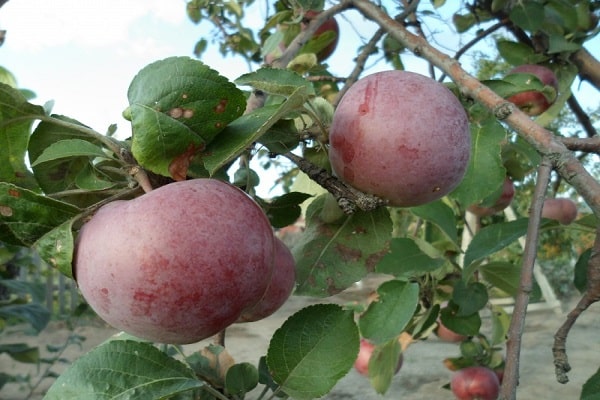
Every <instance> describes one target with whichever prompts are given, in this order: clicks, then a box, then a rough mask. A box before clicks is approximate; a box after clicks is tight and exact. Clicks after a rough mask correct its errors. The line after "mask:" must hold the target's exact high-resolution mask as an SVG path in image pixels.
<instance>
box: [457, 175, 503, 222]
mask: <svg viewBox="0 0 600 400" xmlns="http://www.w3.org/2000/svg"><path fill="white" fill-rule="evenodd" d="M514 197H515V185H514V184H513V182H512V180H511V179H510V178H509V177H506V178H505V179H504V183H503V184H502V192H501V193H500V196H499V197H498V198H497V199H496V202H495V203H494V204H493V205H492V206H490V207H485V206H480V205H477V204H472V205H470V206H469V207H468V208H467V209H468V210H469V211H470V212H471V213H473V214H475V215H477V216H479V217H487V216H490V215H494V214H496V213H498V212H500V211H502V210H504V209H505V208H506V207H508V206H509V205H510V203H511V202H512V199H513V198H514Z"/></svg>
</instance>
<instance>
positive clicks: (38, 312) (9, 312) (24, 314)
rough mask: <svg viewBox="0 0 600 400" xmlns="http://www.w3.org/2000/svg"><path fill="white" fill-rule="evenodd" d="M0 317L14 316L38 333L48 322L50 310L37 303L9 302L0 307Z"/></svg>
mask: <svg viewBox="0 0 600 400" xmlns="http://www.w3.org/2000/svg"><path fill="white" fill-rule="evenodd" d="M0 318H3V319H8V318H15V319H18V320H19V321H22V322H27V323H29V324H30V325H31V327H32V328H33V329H35V331H36V332H37V333H40V332H41V331H42V330H44V328H45V327H46V325H48V322H50V312H49V311H48V310H47V309H46V307H44V306H42V305H41V304H38V303H27V304H10V305H3V306H2V307H0Z"/></svg>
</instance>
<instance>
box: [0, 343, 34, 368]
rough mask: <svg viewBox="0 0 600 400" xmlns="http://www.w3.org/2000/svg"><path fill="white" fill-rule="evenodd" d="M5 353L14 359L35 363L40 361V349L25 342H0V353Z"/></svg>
mask: <svg viewBox="0 0 600 400" xmlns="http://www.w3.org/2000/svg"><path fill="white" fill-rule="evenodd" d="M2 353H6V354H8V355H9V356H10V358H12V359H13V360H15V361H19V362H22V363H30V364H36V363H38V362H39V361H40V350H39V348H38V347H31V346H29V345H28V344H27V343H10V344H0V354H2Z"/></svg>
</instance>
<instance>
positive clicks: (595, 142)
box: [560, 136, 600, 154]
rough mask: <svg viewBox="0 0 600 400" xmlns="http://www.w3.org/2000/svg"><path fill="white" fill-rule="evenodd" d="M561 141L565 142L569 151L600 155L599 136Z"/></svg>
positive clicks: (561, 139)
mask: <svg viewBox="0 0 600 400" xmlns="http://www.w3.org/2000/svg"><path fill="white" fill-rule="evenodd" d="M560 141H561V142H563V144H564V145H565V146H567V148H568V149H569V150H573V151H583V152H586V153H596V154H600V137H598V136H594V137H591V138H571V137H564V138H563V137H561V138H560Z"/></svg>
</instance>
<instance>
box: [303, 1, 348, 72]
mask: <svg viewBox="0 0 600 400" xmlns="http://www.w3.org/2000/svg"><path fill="white" fill-rule="evenodd" d="M319 14H320V12H319V11H315V10H308V11H307V12H306V13H304V21H303V22H302V30H305V29H306V26H307V25H308V23H309V22H310V21H312V20H313V19H314V18H315V17H316V16H317V15H319ZM325 32H333V33H334V34H335V37H334V39H333V40H332V41H331V42H330V43H329V44H328V45H327V46H325V47H324V48H323V49H321V50H319V51H318V52H317V60H318V61H319V62H321V61H324V60H326V59H328V58H329V57H330V56H331V55H332V54H333V52H334V51H335V49H336V48H337V45H338V41H339V36H340V27H339V25H338V23H337V21H336V20H335V18H334V17H331V18H327V19H326V20H325V21H324V22H323V23H322V24H321V25H320V26H319V27H318V28H317V30H316V31H315V33H314V35H313V37H312V40H315V39H317V38H318V37H319V36H320V35H322V34H323V33H325Z"/></svg>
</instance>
